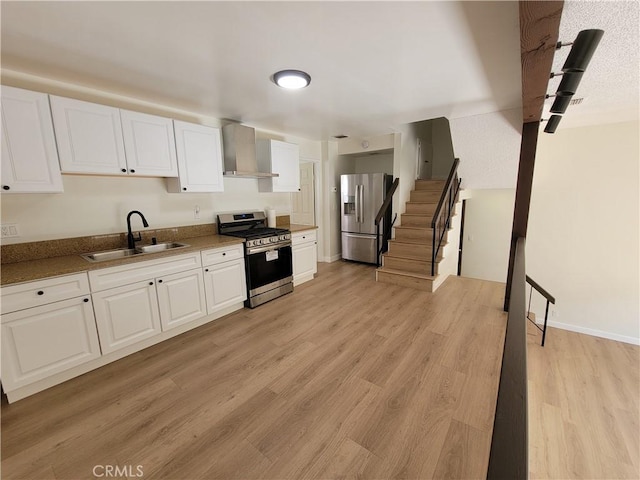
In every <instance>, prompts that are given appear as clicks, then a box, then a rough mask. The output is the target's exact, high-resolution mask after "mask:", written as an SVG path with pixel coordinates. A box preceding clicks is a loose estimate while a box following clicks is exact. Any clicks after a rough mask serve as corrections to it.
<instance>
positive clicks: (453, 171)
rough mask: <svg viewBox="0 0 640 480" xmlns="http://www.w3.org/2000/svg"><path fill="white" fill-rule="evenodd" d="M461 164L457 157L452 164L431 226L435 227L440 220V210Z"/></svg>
mask: <svg viewBox="0 0 640 480" xmlns="http://www.w3.org/2000/svg"><path fill="white" fill-rule="evenodd" d="M459 164H460V159H459V158H456V159H455V160H454V162H453V165H452V166H451V170H450V171H449V177H448V178H447V183H445V185H444V190H443V191H442V195H441V196H440V201H439V202H438V206H437V207H436V211H435V213H434V214H433V220H431V228H435V226H436V222H437V221H438V217H439V216H440V210H442V206H443V205H444V201H445V199H446V198H447V194H448V193H449V189H450V188H451V185H452V184H453V179H454V178H455V176H456V171H457V170H458V165H459Z"/></svg>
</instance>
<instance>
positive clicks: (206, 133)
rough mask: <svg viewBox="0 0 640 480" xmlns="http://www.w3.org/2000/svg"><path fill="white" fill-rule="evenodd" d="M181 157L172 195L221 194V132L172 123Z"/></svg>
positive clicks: (171, 187) (171, 186)
mask: <svg viewBox="0 0 640 480" xmlns="http://www.w3.org/2000/svg"><path fill="white" fill-rule="evenodd" d="M173 125H174V130H175V136H176V150H177V155H178V175H179V178H178V179H177V180H173V179H171V180H170V182H169V191H172V192H222V191H224V184H223V180H222V137H221V135H220V129H218V128H213V127H207V126H205V125H196V124H193V123H186V122H180V121H178V120H174V121H173Z"/></svg>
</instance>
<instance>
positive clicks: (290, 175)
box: [256, 140, 300, 192]
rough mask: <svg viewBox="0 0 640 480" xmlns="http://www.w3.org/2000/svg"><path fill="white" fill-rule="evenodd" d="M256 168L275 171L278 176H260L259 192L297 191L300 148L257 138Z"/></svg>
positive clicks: (298, 185) (262, 170)
mask: <svg viewBox="0 0 640 480" xmlns="http://www.w3.org/2000/svg"><path fill="white" fill-rule="evenodd" d="M256 154H257V157H258V170H260V171H261V172H271V173H277V174H278V175H279V176H278V177H272V178H260V179H259V180H258V189H259V191H261V192H297V191H299V190H300V148H299V147H298V145H295V144H293V143H287V142H281V141H279V140H258V142H257V143H256Z"/></svg>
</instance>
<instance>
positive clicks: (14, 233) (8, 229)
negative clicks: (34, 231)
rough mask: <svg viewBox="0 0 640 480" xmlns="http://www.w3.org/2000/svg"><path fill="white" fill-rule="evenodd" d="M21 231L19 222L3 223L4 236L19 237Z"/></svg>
mask: <svg viewBox="0 0 640 480" xmlns="http://www.w3.org/2000/svg"><path fill="white" fill-rule="evenodd" d="M19 236H20V231H19V230H18V224H17V223H5V224H4V225H2V238H10V237H19Z"/></svg>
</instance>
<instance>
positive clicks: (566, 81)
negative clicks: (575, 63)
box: [556, 72, 584, 95]
mask: <svg viewBox="0 0 640 480" xmlns="http://www.w3.org/2000/svg"><path fill="white" fill-rule="evenodd" d="M583 74H584V72H567V73H565V74H564V75H562V80H560V85H558V90H557V92H556V93H557V94H558V95H575V93H576V90H577V89H578V85H579V84H580V80H582V75H583Z"/></svg>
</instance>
